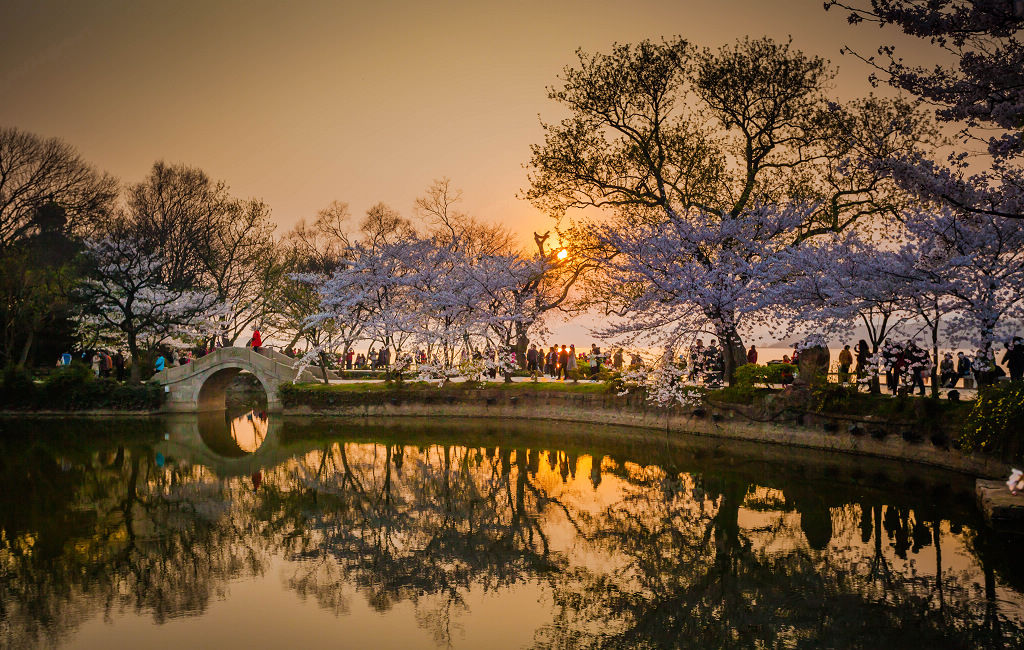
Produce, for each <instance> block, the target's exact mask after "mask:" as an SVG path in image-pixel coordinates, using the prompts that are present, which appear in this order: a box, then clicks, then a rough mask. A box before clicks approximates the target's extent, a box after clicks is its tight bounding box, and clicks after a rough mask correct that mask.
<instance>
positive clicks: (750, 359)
mask: <svg viewBox="0 0 1024 650" xmlns="http://www.w3.org/2000/svg"><path fill="white" fill-rule="evenodd" d="M846 347H850V346H846ZM747 363H750V364H756V363H757V346H755V345H751V346H750V349H749V350H747Z"/></svg>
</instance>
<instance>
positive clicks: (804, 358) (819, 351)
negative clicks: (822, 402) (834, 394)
mask: <svg viewBox="0 0 1024 650" xmlns="http://www.w3.org/2000/svg"><path fill="white" fill-rule="evenodd" d="M830 361H831V355H830V354H829V351H828V348H827V347H825V346H823V345H815V346H813V347H809V348H804V349H803V350H800V357H799V359H797V367H798V368H799V369H800V376H798V377H797V378H796V381H795V382H794V383H795V384H799V385H802V386H806V385H808V384H812V383H814V382H815V381H824V380H825V379H826V378H827V377H828V365H829V362H830Z"/></svg>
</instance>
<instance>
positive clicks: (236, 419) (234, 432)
mask: <svg viewBox="0 0 1024 650" xmlns="http://www.w3.org/2000/svg"><path fill="white" fill-rule="evenodd" d="M183 419H184V418H183ZM193 419H195V421H196V423H197V425H198V428H199V435H200V437H201V438H202V440H203V443H204V444H205V445H206V447H207V448H208V449H209V450H210V451H212V452H214V453H216V454H218V455H220V456H224V457H225V458H238V457H241V456H244V455H246V454H251V453H253V452H255V451H256V450H257V449H259V448H260V446H261V445H262V444H263V442H264V441H265V440H266V438H267V429H268V425H269V418H268V417H267V413H266V411H263V410H249V411H246V412H244V413H232V412H230V411H211V412H208V413H200V414H199V415H198V416H195V417H194V418H193V417H192V416H189V417H188V418H187V419H185V420H186V421H188V422H191V420H193Z"/></svg>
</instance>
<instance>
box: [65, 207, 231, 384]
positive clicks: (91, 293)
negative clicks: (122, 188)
mask: <svg viewBox="0 0 1024 650" xmlns="http://www.w3.org/2000/svg"><path fill="white" fill-rule="evenodd" d="M135 234H136V233H134V232H133V229H132V227H131V224H130V223H126V222H125V221H124V220H118V221H117V222H116V223H114V224H112V225H111V227H109V228H108V236H107V237H106V238H104V239H102V240H99V241H87V242H86V258H87V260H88V261H87V263H88V275H87V279H86V280H85V281H84V282H82V283H81V285H80V286H79V287H78V295H79V298H80V299H81V302H82V304H83V305H85V312H84V314H83V318H84V320H85V321H86V324H89V325H93V326H96V327H99V328H101V329H105V330H108V331H113V332H117V333H119V334H120V335H121V336H123V340H124V342H125V343H126V344H127V346H128V351H129V353H130V354H131V358H132V367H131V380H132V381H133V382H137V381H139V379H140V377H141V369H142V350H143V349H144V347H152V346H154V345H157V344H159V343H160V342H162V341H165V340H166V339H168V338H170V337H173V336H196V335H208V334H209V332H210V331H211V329H212V328H214V327H215V326H216V325H215V323H216V320H217V319H218V317H220V316H222V315H223V309H222V306H221V305H220V304H219V303H218V302H217V295H216V293H215V292H214V291H210V290H204V289H202V288H196V287H193V286H190V285H188V284H180V283H178V284H176V283H173V282H172V281H171V279H170V278H168V277H167V275H166V265H165V263H164V260H163V259H162V258H160V257H158V256H155V255H152V254H149V253H147V252H145V251H144V247H143V246H140V242H139V240H138V238H137V237H136V236H135Z"/></svg>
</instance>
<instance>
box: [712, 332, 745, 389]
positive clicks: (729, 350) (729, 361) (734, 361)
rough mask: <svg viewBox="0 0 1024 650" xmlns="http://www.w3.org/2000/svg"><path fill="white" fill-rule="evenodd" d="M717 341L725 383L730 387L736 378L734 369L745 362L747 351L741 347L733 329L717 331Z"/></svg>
mask: <svg viewBox="0 0 1024 650" xmlns="http://www.w3.org/2000/svg"><path fill="white" fill-rule="evenodd" d="M718 340H719V343H720V344H721V346H722V360H723V361H724V364H725V367H724V368H723V370H724V371H725V381H726V383H728V384H729V385H730V386H731V385H732V382H733V379H735V376H736V369H737V368H739V367H740V366H742V365H743V364H745V363H746V362H747V350H746V348H744V347H743V339H741V338H740V335H739V333H738V332H737V331H736V328H735V327H728V328H725V329H722V330H719V332H718Z"/></svg>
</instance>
